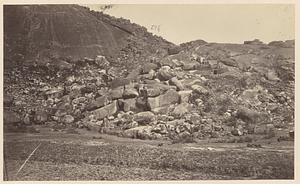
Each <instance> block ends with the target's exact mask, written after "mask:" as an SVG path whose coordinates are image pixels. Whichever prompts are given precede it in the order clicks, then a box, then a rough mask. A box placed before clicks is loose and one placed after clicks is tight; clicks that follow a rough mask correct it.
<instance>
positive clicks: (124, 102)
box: [118, 98, 139, 112]
mask: <svg viewBox="0 0 300 184" xmlns="http://www.w3.org/2000/svg"><path fill="white" fill-rule="evenodd" d="M118 103H119V106H120V109H121V110H123V111H124V112H128V111H133V112H137V111H138V109H139V108H138V107H137V105H136V99H135V98H132V99H119V100H118Z"/></svg>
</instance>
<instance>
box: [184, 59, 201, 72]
mask: <svg viewBox="0 0 300 184" xmlns="http://www.w3.org/2000/svg"><path fill="white" fill-rule="evenodd" d="M199 65H200V64H199V63H198V62H196V61H189V62H183V66H182V69H183V70H186V71H187V70H195V69H197V67H198V66H199Z"/></svg>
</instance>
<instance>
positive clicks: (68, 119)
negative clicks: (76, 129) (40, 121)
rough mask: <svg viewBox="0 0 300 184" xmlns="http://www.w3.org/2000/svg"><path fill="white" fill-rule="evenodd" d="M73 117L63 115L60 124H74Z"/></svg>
mask: <svg viewBox="0 0 300 184" xmlns="http://www.w3.org/2000/svg"><path fill="white" fill-rule="evenodd" d="M74 120H75V119H74V117H73V116H71V115H65V116H64V117H63V118H62V119H61V122H62V123H65V124H70V123H73V122H74Z"/></svg>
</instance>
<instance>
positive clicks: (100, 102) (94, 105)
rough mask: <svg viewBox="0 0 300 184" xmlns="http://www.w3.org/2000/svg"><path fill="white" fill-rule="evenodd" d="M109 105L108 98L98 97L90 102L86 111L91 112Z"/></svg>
mask: <svg viewBox="0 0 300 184" xmlns="http://www.w3.org/2000/svg"><path fill="white" fill-rule="evenodd" d="M110 103H111V99H110V97H108V96H106V95H105V96H100V97H98V98H96V99H95V100H94V101H92V102H91V103H90V104H89V105H88V106H87V110H88V111H92V110H95V109H98V108H101V107H104V106H106V105H108V104H110Z"/></svg>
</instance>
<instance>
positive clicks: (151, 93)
mask: <svg viewBox="0 0 300 184" xmlns="http://www.w3.org/2000/svg"><path fill="white" fill-rule="evenodd" d="M146 90H147V95H148V97H157V96H159V95H160V94H161V91H160V89H159V88H158V87H156V86H151V87H148V88H146Z"/></svg>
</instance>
